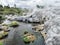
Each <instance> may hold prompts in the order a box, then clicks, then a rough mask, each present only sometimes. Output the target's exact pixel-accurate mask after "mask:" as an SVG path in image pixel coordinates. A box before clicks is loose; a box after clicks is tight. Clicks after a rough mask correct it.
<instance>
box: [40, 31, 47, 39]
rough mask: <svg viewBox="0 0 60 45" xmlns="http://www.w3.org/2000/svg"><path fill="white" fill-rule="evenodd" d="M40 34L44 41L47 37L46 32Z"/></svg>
mask: <svg viewBox="0 0 60 45" xmlns="http://www.w3.org/2000/svg"><path fill="white" fill-rule="evenodd" d="M41 34H42V35H43V37H44V39H46V37H47V33H46V32H43V31H41Z"/></svg>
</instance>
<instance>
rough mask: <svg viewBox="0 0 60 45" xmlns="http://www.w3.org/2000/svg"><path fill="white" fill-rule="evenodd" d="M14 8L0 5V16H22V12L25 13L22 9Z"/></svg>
mask: <svg viewBox="0 0 60 45" xmlns="http://www.w3.org/2000/svg"><path fill="white" fill-rule="evenodd" d="M14 6H15V7H9V5H8V6H4V7H3V6H2V5H0V14H2V15H9V14H13V15H14V14H18V15H23V12H25V11H24V10H23V9H22V8H17V7H16V5H14Z"/></svg>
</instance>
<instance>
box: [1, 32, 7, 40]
mask: <svg viewBox="0 0 60 45" xmlns="http://www.w3.org/2000/svg"><path fill="white" fill-rule="evenodd" d="M7 35H8V32H3V34H0V39H3V38H5V37H6V36H7Z"/></svg>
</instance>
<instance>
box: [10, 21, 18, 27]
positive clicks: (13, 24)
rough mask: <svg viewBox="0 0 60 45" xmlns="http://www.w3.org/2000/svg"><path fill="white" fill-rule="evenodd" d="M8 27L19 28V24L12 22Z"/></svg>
mask: <svg viewBox="0 0 60 45" xmlns="http://www.w3.org/2000/svg"><path fill="white" fill-rule="evenodd" d="M9 26H10V27H17V26H19V23H18V22H17V21H12V22H11V24H10V25H9Z"/></svg>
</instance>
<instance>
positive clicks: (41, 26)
mask: <svg viewBox="0 0 60 45" xmlns="http://www.w3.org/2000/svg"><path fill="white" fill-rule="evenodd" d="M33 29H36V32H39V31H42V30H43V29H44V24H41V25H37V26H34V27H33Z"/></svg>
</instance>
